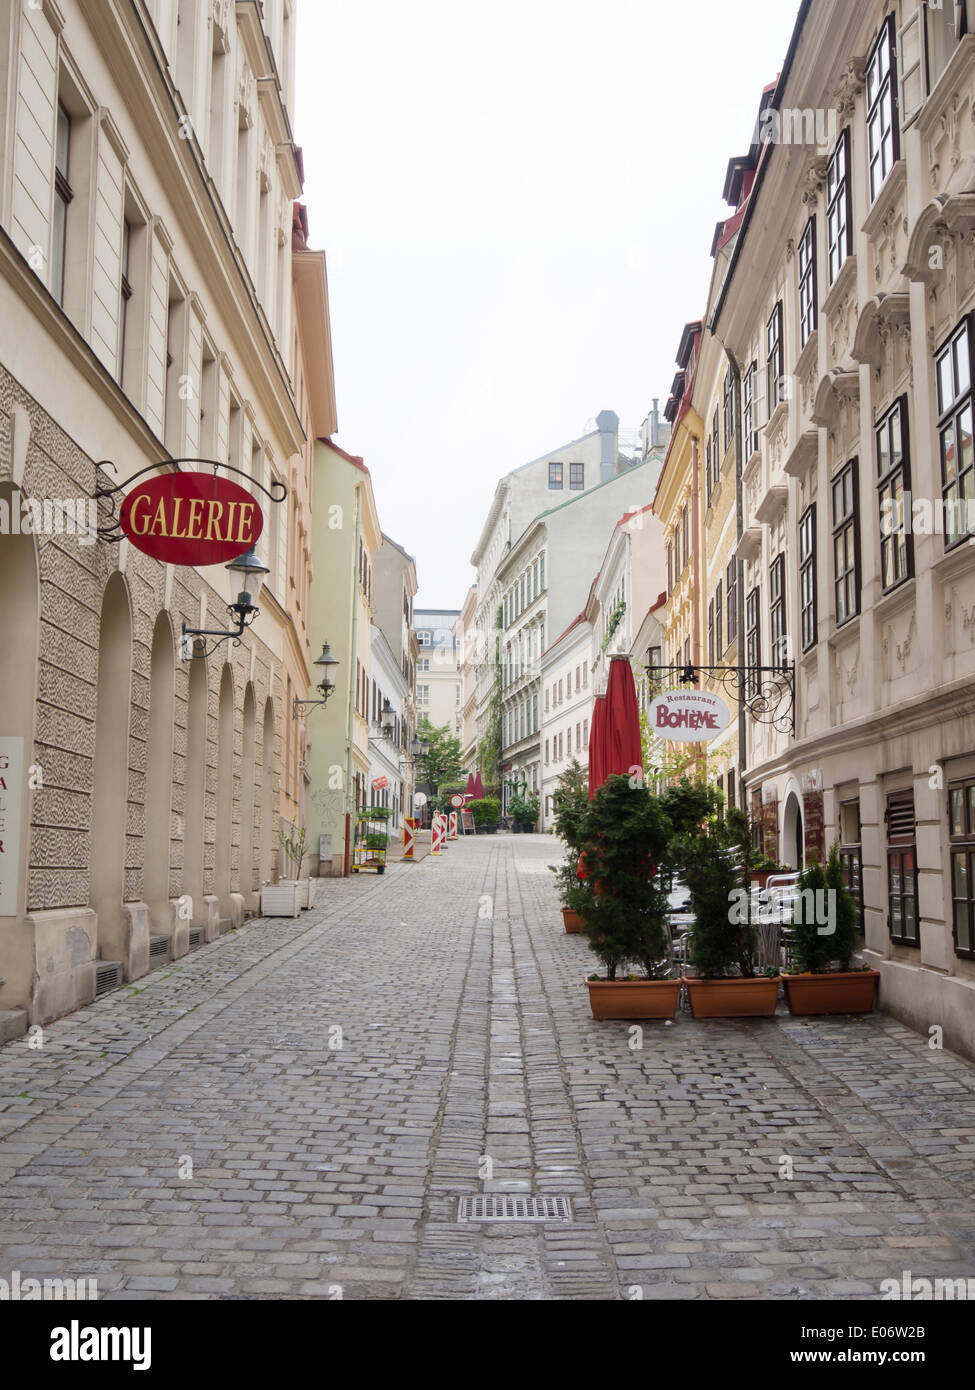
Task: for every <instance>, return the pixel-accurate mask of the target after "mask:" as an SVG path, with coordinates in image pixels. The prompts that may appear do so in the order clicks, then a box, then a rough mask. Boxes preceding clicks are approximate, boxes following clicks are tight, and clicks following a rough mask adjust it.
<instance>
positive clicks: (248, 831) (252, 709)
mask: <svg viewBox="0 0 975 1390" xmlns="http://www.w3.org/2000/svg"><path fill="white" fill-rule="evenodd" d="M240 751H241V757H240V891H241V892H242V893H243V895H244V905H245V907H247V908H251V907H256V903H255V902H254V900H253V897H252V895H253V894H254V892H255V890H256V889H258V888H259V886H260V884H259V881H258V859H259V852H260V842H259V839H258V835H259V830H258V817H257V815H256V814H255V812H256V810H257V807H256V805H255V802H254V789H255V782H256V777H255V772H256V768H255V762H256V758H257V703H256V701H255V699H254V686H253V683H252V682H250V681H248V683H247V688H246V690H245V691H244V724H243V738H242V742H241V750H240Z"/></svg>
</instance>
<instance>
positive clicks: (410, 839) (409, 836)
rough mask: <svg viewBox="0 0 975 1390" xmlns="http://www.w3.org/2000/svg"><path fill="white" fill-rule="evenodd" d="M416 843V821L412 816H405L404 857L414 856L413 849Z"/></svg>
mask: <svg viewBox="0 0 975 1390" xmlns="http://www.w3.org/2000/svg"><path fill="white" fill-rule="evenodd" d="M415 844H416V821H415V820H414V819H413V817H412V816H404V817H403V858H404V859H412V858H414V854H413V850H414V847H415Z"/></svg>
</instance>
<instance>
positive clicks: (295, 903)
mask: <svg viewBox="0 0 975 1390" xmlns="http://www.w3.org/2000/svg"><path fill="white" fill-rule="evenodd" d="M305 897H306V892H305V886H304V884H303V883H299V882H298V881H297V880H296V879H283V880H282V881H281V882H280V883H265V885H264V887H263V888H262V889H261V916H262V917H298V916H300V914H301V909H302V905H303V902H304V899H305Z"/></svg>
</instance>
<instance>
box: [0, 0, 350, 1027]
mask: <svg viewBox="0 0 975 1390" xmlns="http://www.w3.org/2000/svg"><path fill="white" fill-rule="evenodd" d="M177 20H179V22H178V23H177ZM2 25H3V34H2V38H3V42H2V45H0V93H2V97H3V99H2V103H0V155H2V158H0V171H2V172H0V314H2V319H3V323H4V334H3V341H2V344H0V516H2V517H3V518H4V529H5V531H6V532H7V534H5V535H4V537H3V540H2V544H0V585H2V591H3V593H4V595H5V597H6V600H7V602H6V603H5V605H4V617H3V618H2V627H3V631H2V634H0V650H2V651H3V654H4V655H3V665H2V671H0V707H2V708H3V710H4V715H3V724H2V727H0V739H2V743H3V754H2V757H3V760H4V762H5V764H6V766H5V769H4V771H5V774H6V775H5V778H4V780H5V782H6V787H5V789H4V790H5V792H6V793H7V794H8V795H7V798H5V804H4V807H3V812H4V825H5V834H4V838H3V842H2V843H3V854H4V859H5V862H4V863H3V865H2V867H0V882H2V889H0V900H2V905H0V977H2V980H3V983H2V984H0V1010H5V1011H20V1012H21V1013H22V1014H23V1015H24V1016H25V1017H29V1019H30V1021H32V1022H43V1021H45V1020H47V1019H51V1018H54V1017H57V1016H58V1015H60V1014H63V1013H65V1012H67V1011H69V1010H70V1009H72V1008H74V1007H76V1006H78V1005H80V1004H84V1003H86V1002H88V1001H90V1000H91V999H92V998H93V997H94V996H95V994H96V991H100V990H101V989H103V988H108V987H111V986H112V985H113V984H117V983H118V982H119V981H120V980H122V979H130V980H131V979H135V978H138V976H140V975H141V974H144V973H145V971H146V970H147V969H148V968H149V964H150V960H151V959H152V960H157V959H160V958H162V959H165V958H167V957H175V956H179V955H181V954H183V953H184V952H185V951H186V950H187V949H188V948H189V946H190V944H191V943H194V942H198V941H199V940H201V939H206V940H212V939H214V938H215V937H216V936H217V935H218V934H219V933H220V931H221V930H222V929H225V928H227V927H229V926H231V925H233V923H234V922H238V921H240V919H241V917H242V915H243V913H244V912H245V911H246V910H248V909H250V908H254V907H256V904H257V893H258V891H259V888H260V885H261V883H262V882H264V881H266V880H268V879H269V878H271V877H272V875H273V874H274V872H275V866H276V829H277V817H278V810H279V804H280V793H279V791H278V780H279V778H281V777H282V774H284V780H285V782H286V783H287V787H286V791H285V799H286V801H287V803H288V805H289V806H294V807H295V808H296V809H297V808H299V807H300V792H301V787H300V777H290V779H289V776H288V773H287V771H286V767H285V765H286V764H288V766H296V765H298V763H300V753H299V752H298V750H297V745H295V751H296V754H297V756H296V758H295V761H294V763H291V764H289V763H288V755H287V749H286V748H285V746H284V745H285V741H286V737H287V731H288V729H289V725H288V719H289V718H290V711H286V709H285V699H286V681H287V679H288V671H289V670H290V671H293V672H294V673H295V676H296V677H297V675H298V674H299V673H300V670H301V667H302V662H303V660H304V659H305V655H306V653H305V652H303V651H302V650H301V647H302V643H303V641H304V632H305V628H304V623H305V615H304V613H303V612H302V613H299V612H298V610H297V608H296V607H295V606H294V605H293V604H292V603H291V601H290V594H289V587H288V586H289V582H290V581H291V579H292V578H293V579H294V582H295V584H296V586H301V587H302V588H303V589H304V588H305V585H306V576H305V574H304V573H303V569H302V566H303V564H304V560H303V554H304V552H303V549H302V547H301V545H300V544H298V545H297V547H296V548H292V549H290V550H289V537H290V535H291V531H292V528H293V527H294V526H296V525H297V527H298V528H299V529H301V528H306V527H307V525H308V516H309V511H310V498H309V496H308V494H307V491H306V489H305V487H304V485H303V477H302V474H303V468H304V460H305V457H306V455H305V450H306V442H307V433H306V422H307V420H308V419H309V418H310V413H311V412H309V411H305V410H303V409H302V407H301V405H300V404H299V401H298V399H297V396H296V390H295V377H296V375H300V374H301V372H302V370H303V368H302V366H301V362H302V359H303V356H304V352H305V345H304V344H303V343H301V342H298V341H296V339H295V336H294V333H295V326H294V314H295V302H296V298H300V296H301V287H300V285H299V283H298V282H297V281H296V280H295V279H294V278H293V275H294V267H293V264H292V226H293V218H294V214H293V208H292V205H293V202H294V200H295V199H296V198H297V197H298V195H299V194H300V191H301V166H300V157H299V155H298V152H297V150H296V148H295V146H294V142H293V139H292V135H291V110H292V102H293V91H292V89H291V83H292V74H293V70H294V35H293V24H292V21H291V8H290V6H285V5H280V4H276V5H274V6H269V7H265V9H264V11H263V12H262V10H261V7H260V6H258V5H256V4H239V5H236V6H231V5H227V4H222V5H209V6H207V5H203V4H197V5H189V4H188V5H184V6H182V7H181V8H180V10H179V11H177V6H176V5H175V4H173V3H166V2H165V0H155V2H154V3H141V2H140V3H130V4H119V5H116V6H113V7H111V9H110V10H106V13H105V14H104V15H103V14H99V15H98V16H97V17H94V16H92V14H91V7H89V6H85V5H82V4H80V3H77V2H76V0H63V3H60V4H59V3H55V0H44V3H42V4H36V3H33V2H30V3H28V0H14V3H11V4H8V5H7V6H5V7H4V10H3V13H2ZM318 309H319V311H321V312H322V313H327V309H326V307H325V301H324V298H323V299H322V300H320V301H319V305H318ZM322 331H323V333H325V334H327V325H325V326H324V327H323V330H322ZM324 360H325V359H324V357H323V356H322V355H321V354H319V356H318V358H317V362H316V364H315V366H314V368H313V370H314V372H315V374H316V377H317V378H318V383H317V387H316V392H317V394H316V401H315V407H314V413H315V414H316V418H319V419H325V418H327V416H328V414H329V412H330V411H333V410H334V405H333V404H332V402H331V399H330V398H331V384H330V377H329V376H328V375H327V374H326V375H324V376H322V375H320V373H321V372H322V370H323V364H324ZM306 366H307V363H306ZM170 458H194V459H197V458H203V459H207V460H213V461H215V462H216V463H218V464H220V465H222V466H223V467H225V468H234V469H237V470H238V471H239V474H242V475H243V477H242V478H241V482H242V483H244V485H246V486H248V487H250V488H252V489H254V490H255V495H259V499H260V501H261V502H262V505H263V509H264V513H265V519H266V524H265V529H264V534H263V537H262V548H261V551H260V556H261V558H262V559H263V560H264V563H265V564H266V565H267V568H268V570H269V571H270V572H269V574H268V578H267V585H266V591H265V594H264V595H262V598H261V603H260V607H261V612H260V615H259V617H258V618H257V619H256V621H255V622H254V624H253V626H252V627H250V628H249V629H248V630H247V632H246V633H245V635H244V637H243V638H242V640H241V643H240V645H239V646H236V647H234V646H232V645H231V644H229V643H227V644H218V645H216V646H214V647H212V648H211V650H210V651H209V654H208V655H207V656H206V657H199V656H198V657H196V658H193V659H183V658H184V656H185V657H189V655H190V652H189V651H188V650H186V649H184V647H183V644H182V643H181V640H180V638H181V630H182V627H183V625H184V624H185V625H186V626H188V627H190V628H194V629H198V628H207V629H210V628H213V629H226V628H227V626H228V613H227V604H228V598H229V597H230V594H229V589H228V587H227V576H226V575H225V573H224V572H223V570H222V569H205V570H197V569H192V568H186V567H173V566H170V565H166V564H164V563H162V562H160V561H157V560H153V559H150V558H149V557H148V556H147V555H145V554H143V553H141V552H139V551H137V550H135V549H134V548H133V547H132V545H131V544H130V543H129V542H128V541H126V540H123V541H122V542H121V543H111V542H110V541H108V540H107V539H104V538H103V537H102V536H99V535H98V534H97V531H98V527H100V526H110V524H111V521H112V519H113V517H112V511H111V508H112V501H111V496H105V497H103V499H102V500H101V501H100V502H99V504H98V505H97V507H94V499H95V493H96V488H108V489H110V488H112V487H113V486H114V485H124V484H125V482H126V481H127V480H128V479H129V478H131V477H132V476H133V475H134V474H135V473H137V472H139V471H140V470H143V469H146V470H150V471H151V470H152V469H153V468H159V467H161V466H162V465H163V464H164V463H165V461H166V460H167V459H170ZM293 482H295V483H296V484H297V486H296V491H295V495H294V496H292V494H291V490H290V485H291V484H292V483H293ZM275 483H279V484H282V485H283V487H284V488H285V489H288V499H289V500H288V502H287V503H285V504H279V503H275V502H271V501H269V500H268V493H265V492H260V491H259V489H260V488H261V487H263V488H265V489H268V490H269V491H272V490H273V491H274V492H275V494H276V495H280V494H281V491H282V489H281V488H274V487H273V485H274V484H275ZM112 496H114V499H115V503H116V504H117V502H118V499H119V496H120V494H119V493H115V494H112ZM45 502H50V503H51V508H50V517H48V516H47V515H46V514H45V513H44V511H43V505H44V503H45ZM25 503H26V504H27V505H26V507H25ZM35 504H36V505H37V507H38V508H40V512H39V513H37V520H38V524H37V525H35V524H34V516H35V514H34V512H33V510H32V509H33V507H34V505H35ZM93 508H94V509H93ZM65 512H67V513H68V514H69V515H73V517H74V521H75V523H76V524H75V525H74V527H73V528H72V529H73V534H72V530H71V529H69V528H68V527H67V526H62V525H59V524H58V520H57V518H58V517H60V516H62V515H63V514H64V513H65ZM28 516H30V517H31V523H30V525H29V526H28V525H25V524H24V523H25V519H26V517H28ZM15 518H17V520H16V521H15ZM8 856H9V857H8Z"/></svg>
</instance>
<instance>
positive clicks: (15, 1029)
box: [0, 1009, 28, 1046]
mask: <svg viewBox="0 0 975 1390" xmlns="http://www.w3.org/2000/svg"><path fill="white" fill-rule="evenodd" d="M27 1024H28V1019H27V1010H26V1009H0V1046H2V1045H3V1044H4V1043H6V1042H13V1040H14V1039H15V1038H22V1037H23V1036H24V1034H25V1033H26V1032H27Z"/></svg>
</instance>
